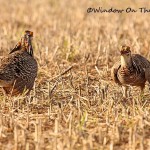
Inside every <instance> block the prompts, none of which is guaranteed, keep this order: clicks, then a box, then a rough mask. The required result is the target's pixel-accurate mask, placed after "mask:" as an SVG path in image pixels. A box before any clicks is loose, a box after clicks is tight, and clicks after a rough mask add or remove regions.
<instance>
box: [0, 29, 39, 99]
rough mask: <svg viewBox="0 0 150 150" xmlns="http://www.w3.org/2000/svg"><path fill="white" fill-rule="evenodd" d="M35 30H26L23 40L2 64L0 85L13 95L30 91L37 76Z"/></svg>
mask: <svg viewBox="0 0 150 150" xmlns="http://www.w3.org/2000/svg"><path fill="white" fill-rule="evenodd" d="M32 38H33V32H31V31H25V33H24V36H23V37H22V38H21V41H20V42H19V43H18V44H17V45H16V46H15V47H14V48H13V49H12V50H11V51H10V53H9V54H8V56H7V57H4V58H3V59H2V60H1V64H0V86H2V87H3V89H4V91H5V93H6V94H10V95H12V96H14V95H19V94H22V93H29V92H30V90H31V89H32V87H33V85H34V81H35V78H36V76H37V70H38V67H37V61H36V60H35V59H34V56H33V48H32Z"/></svg>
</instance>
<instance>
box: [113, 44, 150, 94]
mask: <svg viewBox="0 0 150 150" xmlns="http://www.w3.org/2000/svg"><path fill="white" fill-rule="evenodd" d="M120 54H121V60H120V61H118V62H117V63H116V64H115V65H114V66H113V67H112V69H111V77H112V79H113V80H114V81H115V83H117V84H119V85H121V86H123V96H124V97H127V86H128V85H131V86H138V87H140V89H141V93H142V92H143V90H144V87H145V82H146V81H147V80H149V78H150V72H149V67H150V62H149V61H148V60H147V59H146V58H144V57H143V56H141V55H139V54H131V50H130V47H129V46H122V48H121V51H120Z"/></svg>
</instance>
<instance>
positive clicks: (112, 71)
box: [111, 61, 121, 85]
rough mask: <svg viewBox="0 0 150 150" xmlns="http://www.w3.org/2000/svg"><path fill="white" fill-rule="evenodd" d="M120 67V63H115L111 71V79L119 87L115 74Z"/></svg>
mask: <svg viewBox="0 0 150 150" xmlns="http://www.w3.org/2000/svg"><path fill="white" fill-rule="evenodd" d="M120 67H121V63H120V61H118V62H117V63H115V64H114V66H113V67H112V69H111V78H112V79H113V81H114V82H115V83H117V84H119V85H121V82H120V81H119V79H118V77H117V73H118V70H119V68H120Z"/></svg>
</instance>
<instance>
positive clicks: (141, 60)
mask: <svg viewBox="0 0 150 150" xmlns="http://www.w3.org/2000/svg"><path fill="white" fill-rule="evenodd" d="M132 61H133V63H135V64H136V65H137V66H138V67H141V68H149V67H150V62H149V61H148V60H147V59H146V58H145V57H143V56H141V55H139V54H133V55H132ZM133 65H134V64H133Z"/></svg>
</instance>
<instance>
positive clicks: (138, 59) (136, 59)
mask: <svg viewBox="0 0 150 150" xmlns="http://www.w3.org/2000/svg"><path fill="white" fill-rule="evenodd" d="M132 60H133V63H134V66H135V67H136V68H138V70H140V73H143V75H144V76H145V79H146V80H147V81H148V82H149V83H150V62H149V61H148V60H147V59H146V58H144V57H143V56H141V55H139V54H134V55H133V56H132Z"/></svg>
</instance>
